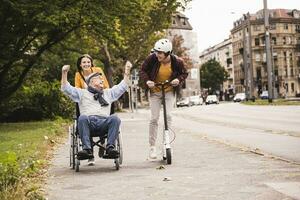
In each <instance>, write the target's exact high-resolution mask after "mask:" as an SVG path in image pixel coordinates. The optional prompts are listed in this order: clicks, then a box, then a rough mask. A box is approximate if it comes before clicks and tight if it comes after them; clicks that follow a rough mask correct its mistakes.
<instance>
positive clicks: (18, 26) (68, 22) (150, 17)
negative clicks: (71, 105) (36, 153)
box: [0, 0, 189, 102]
mask: <svg viewBox="0 0 300 200" xmlns="http://www.w3.org/2000/svg"><path fill="white" fill-rule="evenodd" d="M187 1H189V0H185V1H183V2H187ZM0 4H1V8H0V19H1V21H0V49H1V52H0V102H1V101H3V99H5V98H8V97H9V96H11V95H12V94H13V93H14V92H15V91H16V90H17V89H18V88H19V87H20V86H21V85H22V83H23V81H24V80H25V77H26V76H27V75H28V72H29V71H30V70H31V69H32V68H36V67H38V66H37V65H36V64H37V63H38V62H39V60H40V59H41V56H42V55H43V54H45V53H47V52H48V51H49V50H51V49H52V48H54V47H55V46H56V45H58V44H60V43H63V42H64V43H65V46H73V45H72V43H73V42H74V43H76V41H82V40H85V41H89V42H90V44H91V42H92V41H95V43H93V42H92V44H93V45H92V46H90V45H87V46H88V47H90V48H88V49H91V51H93V50H94V52H96V53H97V55H99V54H100V55H101V56H100V57H101V58H100V59H101V60H102V62H103V63H104V65H105V71H106V72H107V73H108V77H111V75H112V67H111V62H112V59H113V58H117V59H118V58H120V57H121V55H123V58H124V57H127V58H131V59H133V57H134V58H135V59H134V60H136V61H137V63H138V62H139V61H140V60H141V58H142V57H144V56H145V54H144V53H145V52H146V51H149V49H147V48H145V47H149V46H148V45H149V39H150V40H153V38H154V35H155V33H156V32H157V31H161V30H162V29H164V28H167V26H168V25H169V24H170V20H171V13H172V12H174V11H175V10H176V9H177V8H178V7H181V6H182V3H178V2H177V1H176V0H160V1H157V0H124V1H119V0H111V1H106V0H98V1H86V0H81V1H78V0H64V1H61V0H51V1H50V0H46V1H34V0H26V1H25V0H18V1H17V0H10V1H4V0H1V2H0ZM45 8H46V9H45ZM83 46H84V45H83ZM78 47H79V48H75V49H76V50H78V52H80V51H81V50H83V48H81V46H78ZM64 50H65V49H60V51H64ZM84 50H85V51H86V49H84ZM112 54H113V55H112ZM124 55H126V56H124ZM136 57H137V58H136Z"/></svg>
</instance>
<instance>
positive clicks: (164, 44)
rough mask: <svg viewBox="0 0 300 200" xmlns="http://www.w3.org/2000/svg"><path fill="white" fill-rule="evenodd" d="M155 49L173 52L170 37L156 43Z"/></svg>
mask: <svg viewBox="0 0 300 200" xmlns="http://www.w3.org/2000/svg"><path fill="white" fill-rule="evenodd" d="M153 50H154V51H162V52H164V53H171V51H172V43H171V42H170V40H168V39H165V38H164V39H160V40H158V41H157V42H156V43H155V45H154V48H153Z"/></svg>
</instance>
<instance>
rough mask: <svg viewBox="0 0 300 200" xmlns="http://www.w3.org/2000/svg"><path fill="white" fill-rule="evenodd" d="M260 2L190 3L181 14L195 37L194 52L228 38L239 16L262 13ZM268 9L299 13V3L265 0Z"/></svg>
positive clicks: (296, 0) (298, 0) (213, 0)
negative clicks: (290, 10) (186, 19)
mask: <svg viewBox="0 0 300 200" xmlns="http://www.w3.org/2000/svg"><path fill="white" fill-rule="evenodd" d="M263 2H264V1H263V0H193V1H192V2H191V3H189V5H188V8H187V9H186V10H185V12H184V14H185V15H186V16H187V17H188V18H189V22H190V24H191V25H192V27H193V31H195V32H196V33H197V36H198V38H197V40H198V51H199V53H200V52H202V51H203V50H204V49H206V48H208V47H210V46H214V45H216V44H218V43H220V42H222V41H223V40H224V39H227V38H228V37H229V35H230V30H231V29H232V28H233V22H234V21H236V20H238V19H239V18H241V17H242V15H243V14H246V13H248V12H249V13H250V14H254V13H256V12H257V11H258V10H261V9H263V6H264V3H263ZM267 6H268V8H269V9H275V8H284V9H298V10H300V0H268V1H267Z"/></svg>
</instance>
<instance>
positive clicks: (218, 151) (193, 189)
mask: <svg viewBox="0 0 300 200" xmlns="http://www.w3.org/2000/svg"><path fill="white" fill-rule="evenodd" d="M217 106H219V107H220V108H218V109H217V110H219V109H221V107H223V106H224V109H227V108H228V106H229V107H230V106H231V105H230V104H228V105H217ZM234 106H236V105H234ZM214 107H215V108H217V107H216V106H214ZM214 107H213V106H203V107H201V106H199V107H193V108H183V109H177V110H175V112H174V115H175V118H174V126H173V127H174V128H173V129H174V131H175V133H176V139H175V141H174V142H173V143H172V147H173V163H172V165H165V163H164V162H163V161H162V160H161V157H159V159H157V160H155V161H150V160H147V156H148V137H147V135H148V120H149V111H148V110H140V111H139V112H138V113H135V114H131V113H120V114H119V116H120V117H121V119H122V134H123V146H124V163H123V165H122V167H121V169H120V170H119V171H116V170H115V168H114V164H113V161H111V160H103V159H100V158H96V165H95V166H87V163H86V162H82V165H81V166H80V172H77V173H76V172H74V171H73V170H71V169H70V168H69V167H68V165H69V158H68V152H69V149H68V148H69V144H68V142H66V144H64V145H62V146H61V147H60V148H59V149H58V150H57V151H56V153H55V157H54V159H53V161H52V166H51V168H50V170H49V178H48V180H47V185H46V186H45V190H46V193H47V199H49V200H56V199H57V200H61V199H72V200H76V199H87V200H96V199H107V200H110V199H113V200H118V199H124V200H125V199H126V200H131V199H145V200H146V199H147V200H148V199H149V200H150V199H153V200H154V199H155V200H158V199H166V200H167V199H201V200H206V199H222V200H224V199H228V200H229V199H230V200H235V199H236V200H240V199H255V200H256V199H257V200H263V199H272V200H277V199H278V200H283V199H284V200H290V199H300V165H298V164H295V163H293V162H286V161H283V160H282V159H276V158H274V157H270V156H262V154H257V153H252V152H251V151H249V150H248V149H247V148H241V146H236V145H232V143H230V140H227V141H224V140H218V139H216V136H213V135H210V133H209V130H211V129H210V128H209V127H206V129H204V128H203V129H202V128H201V127H205V126H204V125H205V124H206V125H211V126H216V125H220V124H222V122H221V120H217V122H216V121H214V119H206V118H203V119H204V121H201V120H199V119H197V116H198V115H201V116H202V117H203V116H204V115H205V112H204V111H203V110H207V112H208V113H213V112H218V111H215V109H213V108H214ZM197 109H199V110H200V113H199V114H196V111H195V110H197ZM228 109H229V108H228ZM240 109H241V108H237V111H239V110H240ZM297 109H298V107H297ZM209 110H211V111H209ZM229 110H230V109H229ZM253 112H254V113H255V112H256V111H255V109H254V110H253ZM264 112H268V111H264ZM270 112H273V111H270ZM191 113H192V114H191ZM184 114H186V115H187V116H186V117H184V118H182V115H184ZM194 115H196V117H195V116H194ZM212 115H214V114H212ZM231 115H233V114H231ZM254 115H255V114H254ZM246 116H247V115H246ZM266 116H267V114H266ZM192 117H194V119H193V120H192V119H190V118H192ZM259 117H261V116H259ZM295 117H297V114H296V115H295ZM225 118H227V117H225ZM236 118H241V117H236ZM183 119H184V120H187V121H189V122H190V123H191V124H187V123H186V121H183ZM274 119H275V118H274ZM298 119H299V118H298ZM197 120H198V121H197ZM254 120H255V119H254ZM241 121H245V124H239V123H236V122H234V123H233V124H235V126H237V127H241V128H240V129H234V130H235V131H236V132H239V130H242V129H244V128H243V127H245V126H250V125H249V123H248V122H247V121H249V120H242V119H241ZM295 121H296V119H295ZM223 124H224V125H225V126H223V129H225V128H224V127H226V126H227V125H228V123H227V122H226V123H225V122H224V123H223ZM230 126H231V125H230ZM255 127H256V128H258V130H261V129H260V128H259V127H260V125H255ZM219 128H221V129H222V127H219ZM230 128H232V127H230ZM248 128H249V127H248ZM274 130H275V129H274ZM278 130H281V131H285V130H286V129H283V128H282V126H279V125H278V129H277V128H276V131H278ZM298 130H299V129H298ZM160 132H161V131H160ZM291 133H292V134H295V135H297V134H298V132H297V130H296V129H294V128H289V129H288V134H289V135H285V133H275V134H273V135H281V136H289V137H293V138H297V137H294V136H290V134H291ZM244 134H246V133H244ZM232 138H234V137H232ZM158 144H160V141H158ZM159 146H160V145H158V147H159ZM160 168H163V169H160Z"/></svg>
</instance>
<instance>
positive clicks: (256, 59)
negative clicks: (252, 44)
mask: <svg viewBox="0 0 300 200" xmlns="http://www.w3.org/2000/svg"><path fill="white" fill-rule="evenodd" d="M255 61H256V62H260V54H259V53H257V54H255Z"/></svg>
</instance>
